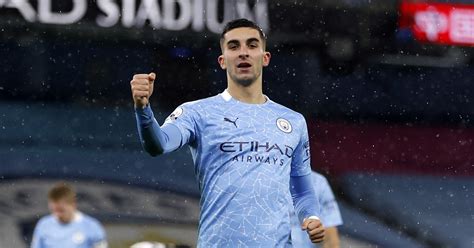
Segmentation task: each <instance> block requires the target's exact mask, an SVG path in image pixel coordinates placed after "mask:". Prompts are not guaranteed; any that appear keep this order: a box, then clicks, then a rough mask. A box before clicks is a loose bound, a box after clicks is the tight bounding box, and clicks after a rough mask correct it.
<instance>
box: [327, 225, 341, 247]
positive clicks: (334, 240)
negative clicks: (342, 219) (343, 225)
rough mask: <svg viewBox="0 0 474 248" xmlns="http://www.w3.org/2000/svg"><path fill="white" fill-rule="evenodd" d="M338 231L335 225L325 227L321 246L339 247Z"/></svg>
mask: <svg viewBox="0 0 474 248" xmlns="http://www.w3.org/2000/svg"><path fill="white" fill-rule="evenodd" d="M339 247H340V242H339V233H338V231H337V228H336V227H328V228H326V229H325V235H324V241H323V248H339Z"/></svg>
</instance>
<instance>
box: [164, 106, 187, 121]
mask: <svg viewBox="0 0 474 248" xmlns="http://www.w3.org/2000/svg"><path fill="white" fill-rule="evenodd" d="M182 114H183V108H181V107H178V108H176V109H175V110H174V111H173V113H171V114H170V116H168V118H166V120H165V121H174V120H176V119H178V117H179V116H180V115H182Z"/></svg>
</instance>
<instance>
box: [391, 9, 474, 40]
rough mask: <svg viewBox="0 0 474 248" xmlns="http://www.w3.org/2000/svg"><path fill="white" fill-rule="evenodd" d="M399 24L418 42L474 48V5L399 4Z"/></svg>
mask: <svg viewBox="0 0 474 248" xmlns="http://www.w3.org/2000/svg"><path fill="white" fill-rule="evenodd" d="M399 25H400V28H410V29H411V30H412V32H413V35H414V37H415V38H416V39H417V40H419V41H422V42H429V43H437V44H446V45H465V46H474V5H468V4H447V3H411V2H402V3H401V6H400V20H399Z"/></svg>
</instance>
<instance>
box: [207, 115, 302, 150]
mask: <svg viewBox="0 0 474 248" xmlns="http://www.w3.org/2000/svg"><path fill="white" fill-rule="evenodd" d="M298 126H299V125H298V123H297V122H296V121H294V120H292V119H291V118H289V117H281V115H279V114H275V113H271V112H270V113H269V112H264V111H257V110H254V111H252V110H246V111H241V112H226V111H225V110H222V111H216V112H213V113H212V114H208V115H206V116H203V120H202V126H201V129H202V130H200V133H201V142H202V144H204V145H206V146H207V147H214V148H216V149H217V148H218V149H219V150H220V151H223V152H257V153H260V152H265V153H272V154H280V155H285V156H291V154H292V153H293V151H294V149H295V148H296V146H297V145H298V143H299V141H300V131H301V130H298V129H299V127H298Z"/></svg>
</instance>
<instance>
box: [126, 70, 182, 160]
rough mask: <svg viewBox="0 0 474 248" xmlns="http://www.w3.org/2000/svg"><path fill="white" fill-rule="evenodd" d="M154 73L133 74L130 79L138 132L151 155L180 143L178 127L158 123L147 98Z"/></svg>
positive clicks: (165, 150) (148, 97) (175, 147)
mask: <svg viewBox="0 0 474 248" xmlns="http://www.w3.org/2000/svg"><path fill="white" fill-rule="evenodd" d="M155 78H156V74H155V73H153V72H152V73H150V74H135V75H134V76H133V79H132V80H131V81H130V86H131V89H132V97H133V102H134V105H135V117H136V120H137V128H138V134H139V135H140V141H141V143H142V146H143V148H144V149H145V151H147V152H148V153H149V154H150V155H152V156H157V155H160V154H163V153H166V152H170V151H173V150H175V149H177V148H178V147H179V146H180V145H181V144H182V136H181V133H180V130H179V129H178V127H176V126H174V125H170V124H165V125H163V126H162V127H160V126H159V125H158V122H157V121H156V119H155V117H154V115H153V111H152V110H151V108H150V102H149V99H150V97H151V95H152V94H153V88H154V82H155Z"/></svg>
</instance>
